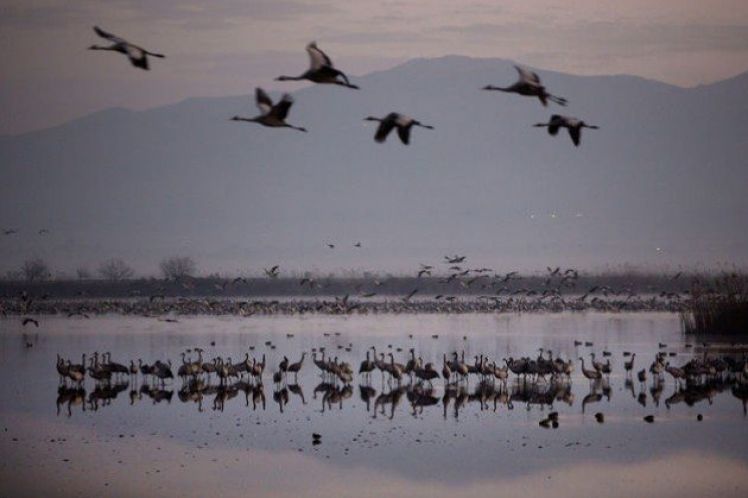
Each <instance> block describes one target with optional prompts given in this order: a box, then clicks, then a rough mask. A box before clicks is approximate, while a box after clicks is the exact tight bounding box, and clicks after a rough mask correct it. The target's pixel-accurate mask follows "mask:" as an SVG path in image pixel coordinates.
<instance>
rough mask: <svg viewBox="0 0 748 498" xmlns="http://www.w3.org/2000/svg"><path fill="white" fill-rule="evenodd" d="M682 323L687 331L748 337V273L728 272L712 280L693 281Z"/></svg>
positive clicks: (687, 332) (682, 314)
mask: <svg viewBox="0 0 748 498" xmlns="http://www.w3.org/2000/svg"><path fill="white" fill-rule="evenodd" d="M681 322H682V324H683V330H684V332H685V333H686V334H695V335H699V334H720V335H742V336H748V276H746V275H745V274H738V273H727V274H723V275H720V276H718V277H716V278H714V279H713V280H712V281H711V282H710V281H708V280H707V281H704V280H698V279H697V280H694V281H693V283H692V285H691V298H690V300H689V301H688V304H687V310H686V311H683V312H682V313H681Z"/></svg>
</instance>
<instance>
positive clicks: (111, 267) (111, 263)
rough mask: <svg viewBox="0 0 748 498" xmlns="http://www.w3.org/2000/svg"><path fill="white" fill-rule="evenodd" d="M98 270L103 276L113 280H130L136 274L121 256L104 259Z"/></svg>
mask: <svg viewBox="0 0 748 498" xmlns="http://www.w3.org/2000/svg"><path fill="white" fill-rule="evenodd" d="M98 272H99V275H101V277H102V278H104V279H105V280H109V281H112V282H117V281H120V280H128V279H131V278H132V277H133V275H135V271H134V270H133V269H132V268H130V266H128V264H127V263H125V262H124V261H122V260H121V259H119V258H112V259H109V260H107V261H104V262H103V263H101V265H100V266H99V270H98Z"/></svg>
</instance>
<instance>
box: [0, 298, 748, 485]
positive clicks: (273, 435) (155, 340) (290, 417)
mask: <svg viewBox="0 0 748 498" xmlns="http://www.w3.org/2000/svg"><path fill="white" fill-rule="evenodd" d="M0 332H2V333H1V334H0V358H1V360H2V366H3V382H2V383H1V384H0V397H1V399H2V405H0V429H1V430H2V432H1V433H0V446H1V447H2V454H3V455H4V458H3V460H2V462H0V496H42V495H48V496H52V495H59V496H134V495H139V496H144V495H176V494H180V495H186V496H207V495H209V494H212V495H218V496H234V495H240V494H241V495H249V496H327V497H329V496H486V495H487V494H492V495H495V494H497V493H500V494H501V495H506V496H526V495H528V493H532V494H533V495H535V496H537V495H541V494H542V495H545V496H572V495H573V496H600V495H612V496H659V497H662V496H679V497H683V496H710V495H711V496H715V495H717V494H719V495H720V496H748V418H747V417H746V402H745V392H746V390H745V388H742V390H741V389H734V388H733V385H732V384H725V385H715V386H712V387H711V388H710V389H705V390H703V391H699V392H696V393H689V396H685V395H684V393H682V392H678V390H677V387H676V385H675V383H674V382H673V380H672V378H670V376H666V378H665V381H664V382H663V383H662V384H660V385H653V384H652V382H651V380H650V381H648V382H647V384H646V385H645V386H642V385H640V384H639V382H638V381H637V380H635V379H634V381H633V382H631V383H627V382H626V380H627V378H626V375H625V372H624V369H623V362H624V357H623V355H622V353H623V351H630V352H635V353H636V354H637V370H638V369H640V368H644V367H648V366H649V364H650V363H651V362H652V360H653V359H654V355H655V353H656V352H657V351H658V350H659V349H658V344H659V343H665V344H667V347H666V348H664V349H663V350H664V351H667V352H668V353H670V352H672V353H675V356H670V357H668V359H669V361H670V362H671V363H672V364H674V365H681V364H683V363H685V362H686V361H688V360H689V359H690V358H692V357H693V355H701V354H702V353H703V349H702V348H701V347H700V346H698V345H696V346H695V347H693V348H687V347H686V340H685V338H684V337H683V336H682V335H681V333H680V329H679V322H678V317H677V316H675V315H672V314H658V313H651V314H644V313H641V314H604V313H600V314H597V313H591V314H572V313H562V314H535V315H501V316H495V315H454V316H449V315H424V316H419V315H407V316H404V315H401V316H392V315H387V316H350V317H252V318H237V317H226V318H213V317H211V318H208V317H194V318H180V319H179V323H167V322H162V321H158V320H156V319H149V318H129V317H128V318H122V317H116V316H111V317H98V318H91V319H90V320H86V319H82V318H70V319H68V318H49V317H42V318H40V327H39V328H38V329H35V328H32V327H29V326H27V327H26V328H23V327H22V326H21V325H20V320H19V319H18V318H14V319H11V318H6V319H2V320H0ZM410 334H412V336H413V337H412V339H411V338H409V335H410ZM289 335H292V337H290V336H289ZM433 335H438V338H433V337H432V336H433ZM463 336H466V337H467V339H464V338H463ZM574 340H581V341H592V342H594V345H593V346H592V347H583V346H582V347H577V346H574ZM268 341H270V342H271V343H272V344H273V345H274V346H275V349H272V348H271V347H270V346H267V345H266V342H268ZM27 342H28V343H31V344H32V347H27V344H26V343H27ZM211 343H214V344H215V345H214V346H212V345H211ZM196 346H197V347H202V348H203V349H204V350H205V357H206V358H212V357H213V356H215V355H221V356H224V357H226V356H231V357H232V359H233V360H234V361H237V360H239V359H241V358H243V357H244V353H245V352H247V351H248V349H249V347H250V346H254V348H255V349H254V351H252V352H251V354H253V355H257V356H261V355H262V353H265V354H266V356H267V362H268V368H267V371H266V373H265V380H264V384H263V386H262V387H261V388H259V387H256V386H255V387H254V388H246V389H245V390H244V391H243V390H241V389H240V390H236V391H233V392H232V393H231V394H232V396H224V397H221V396H218V395H216V394H215V393H212V394H207V395H204V396H202V399H197V398H199V397H196V396H192V397H190V396H187V395H185V393H184V392H183V393H182V394H183V395H182V396H180V392H179V391H180V388H182V387H183V384H182V382H181V381H180V380H179V379H176V380H174V381H171V382H168V383H167V384H166V385H165V386H164V387H163V388H161V387H159V388H145V389H141V382H142V379H138V378H133V379H130V380H127V379H125V381H124V382H123V385H122V387H121V392H119V393H118V394H117V396H116V397H114V399H109V400H106V399H97V398H98V397H99V396H98V395H99V394H101V392H100V391H99V392H97V391H96V390H95V389H94V384H93V382H92V381H91V380H90V379H87V381H86V384H85V389H86V394H85V399H84V400H83V401H82V402H81V400H80V399H78V400H76V399H74V398H73V401H72V402H69V401H70V399H69V398H66V397H64V396H60V395H59V393H58V386H59V379H58V376H57V372H56V370H55V355H56V354H57V353H59V354H61V355H62V356H63V357H65V358H71V359H72V360H73V361H74V362H75V363H77V362H79V361H80V356H81V354H82V353H87V354H91V353H92V352H93V351H100V352H103V351H110V352H111V353H112V357H113V360H115V361H118V362H120V363H125V364H129V361H130V360H131V359H138V358H142V359H143V360H144V361H145V362H148V363H151V362H152V361H155V360H157V359H160V360H162V361H165V360H166V359H171V361H172V362H173V363H174V365H175V367H174V370H175V371H176V367H177V365H178V364H179V361H180V360H179V358H180V356H179V353H180V352H182V351H184V350H185V349H187V348H193V347H196ZM370 346H376V347H377V350H378V351H384V352H393V353H394V354H395V356H396V360H397V361H399V362H401V363H405V361H406V360H407V356H406V352H407V350H408V348H411V347H413V348H415V350H416V354H418V355H420V356H421V357H423V359H424V361H431V362H434V364H435V365H436V366H437V369H438V370H441V358H442V353H444V352H446V353H450V352H452V351H455V350H457V351H462V350H465V353H466V357H467V358H472V357H473V355H475V354H481V353H483V354H486V355H488V356H489V357H491V358H492V359H494V358H498V359H501V358H503V357H508V356H513V357H520V356H524V355H528V356H533V357H535V356H537V354H538V348H541V347H542V348H544V349H546V350H547V349H550V350H552V351H553V352H554V354H559V355H561V356H562V357H563V358H578V357H579V356H584V357H585V358H589V353H590V352H596V353H597V354H598V356H600V357H601V356H602V351H603V350H607V351H610V352H611V353H612V356H611V357H610V358H611V362H612V364H613V374H612V375H611V376H610V380H609V382H608V383H604V384H602V385H590V383H589V381H587V380H586V379H585V378H584V377H583V376H582V374H581V371H580V368H579V363H578V362H577V366H576V370H575V372H574V374H573V376H572V379H571V383H570V385H568V386H556V385H550V383H547V384H545V385H540V386H535V387H533V386H530V385H526V384H522V383H520V382H518V381H517V380H516V379H514V376H511V377H510V381H509V383H508V386H507V387H506V388H505V389H502V388H500V385H499V384H497V385H496V386H495V389H489V390H486V389H483V390H481V389H479V385H478V384H479V383H478V380H477V379H471V380H470V384H469V386H467V387H466V392H465V395H464V396H463V398H462V399H461V400H460V402H457V401H456V400H455V399H454V398H452V399H447V403H446V405H445V403H444V401H445V400H444V399H443V396H444V386H443V383H442V381H441V380H437V381H435V382H434V383H433V385H434V389H433V393H432V395H433V399H432V398H428V402H426V401H424V398H421V403H420V405H427V406H419V403H414V402H415V401H416V397H415V396H413V395H412V393H411V395H408V393H407V391H406V390H403V393H402V395H401V396H400V398H399V400H398V399H395V398H396V397H393V396H392V390H391V388H390V387H388V385H387V383H386V382H384V383H383V382H382V378H381V375H380V374H379V373H378V372H375V373H374V374H373V375H372V377H371V381H370V383H369V385H365V384H363V385H359V384H360V382H359V381H356V382H354V383H353V384H352V385H351V387H350V388H349V389H344V388H342V386H341V387H340V388H339V389H337V390H334V389H333V390H331V389H329V388H327V387H326V386H324V385H320V384H321V379H320V376H319V372H318V370H317V368H316V367H315V366H314V364H313V363H312V362H311V361H310V358H309V355H308V354H307V360H306V362H305V364H304V367H303V369H302V371H301V373H300V374H299V376H298V381H297V382H295V383H294V382H293V378H292V377H290V378H289V384H290V385H287V386H281V387H276V386H275V385H274V384H273V381H272V379H271V375H272V374H271V372H272V371H274V370H276V368H277V364H278V362H279V361H280V360H281V359H282V357H283V355H286V356H288V357H289V359H290V360H291V361H292V362H293V361H297V360H298V359H299V357H300V355H301V352H302V351H306V352H307V353H309V352H310V351H311V349H312V348H320V347H325V348H326V350H327V352H328V353H329V354H331V355H337V356H339V357H340V359H341V360H345V361H348V362H350V363H351V364H352V365H353V366H354V368H355V369H356V370H358V365H359V363H360V361H361V360H362V359H363V358H364V356H365V352H366V350H367V348H369V347H370ZM390 346H391V347H390ZM346 347H348V348H350V352H347V351H346V350H345V348H346ZM341 348H342V349H341ZM397 348H401V349H402V352H397ZM124 383H127V385H124ZM740 396H742V399H741V397H740ZM393 399H394V400H395V401H396V403H393V402H392V401H393ZM432 403H433V404H432ZM554 410H555V411H558V412H559V414H560V415H559V428H558V429H544V428H542V427H540V426H539V425H538V422H539V421H540V420H542V419H543V418H545V416H546V415H547V413H548V412H550V411H554ZM597 412H601V413H603V414H604V416H605V422H604V423H603V424H600V423H598V422H597V421H596V420H595V416H594V415H595V413H597ZM698 414H702V415H703V421H701V422H699V421H697V415H698ZM645 415H654V416H655V422H654V423H653V424H647V423H645V422H643V420H642V418H643V417H644V416H645ZM312 433H319V434H321V435H322V439H321V444H318V445H314V444H313V441H312Z"/></svg>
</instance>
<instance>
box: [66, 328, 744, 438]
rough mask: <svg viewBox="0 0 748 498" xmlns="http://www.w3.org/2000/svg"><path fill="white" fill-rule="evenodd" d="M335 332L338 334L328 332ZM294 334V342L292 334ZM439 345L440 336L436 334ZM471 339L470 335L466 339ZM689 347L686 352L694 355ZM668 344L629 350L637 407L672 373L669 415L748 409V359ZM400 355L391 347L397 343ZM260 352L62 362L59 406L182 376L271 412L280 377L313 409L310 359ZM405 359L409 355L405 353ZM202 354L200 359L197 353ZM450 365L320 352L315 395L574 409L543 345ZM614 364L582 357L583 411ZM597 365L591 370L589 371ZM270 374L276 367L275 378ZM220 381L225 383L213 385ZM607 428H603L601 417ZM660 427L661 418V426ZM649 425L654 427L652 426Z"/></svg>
mask: <svg viewBox="0 0 748 498" xmlns="http://www.w3.org/2000/svg"><path fill="white" fill-rule="evenodd" d="M325 335H329V334H325ZM289 337H293V335H290V334H289ZM435 338H438V337H435ZM463 339H464V340H467V337H464V338H463ZM265 345H266V346H267V347H268V348H269V349H270V351H273V350H275V349H276V345H275V344H273V343H272V341H267V342H266V343H265ZM574 346H575V350H578V349H579V348H580V347H588V348H591V347H593V346H594V344H593V343H591V342H582V341H575V343H574ZM352 347H353V345H352V344H348V345H342V344H339V345H338V346H337V349H339V350H342V351H341V353H342V352H343V351H345V352H350V351H351V350H352ZM691 347H692V346H691V345H690V344H689V345H687V348H689V349H690V348H691ZM665 348H667V345H666V344H659V349H660V351H658V352H657V353H656V354H655V357H654V360H653V361H652V362H651V364H650V365H649V367H648V368H643V369H640V370H639V369H637V368H636V364H635V362H636V353H630V352H626V351H625V352H623V356H624V363H623V368H624V370H625V383H626V388H627V389H629V390H630V391H631V393H632V396H633V397H634V398H635V399H637V401H638V402H639V403H640V404H641V405H642V406H645V407H646V401H647V395H646V389H647V381H648V377H651V381H652V383H651V387H649V392H650V394H651V397H652V399H653V401H654V402H655V404H657V405H659V400H660V395H661V393H662V391H663V388H664V382H663V376H664V375H665V374H668V375H669V376H670V377H672V379H673V381H674V383H675V391H674V393H673V394H672V395H671V396H670V397H668V398H667V399H666V400H665V404H666V406H667V407H668V408H670V406H671V405H673V404H676V403H680V402H685V403H687V404H688V405H689V406H693V405H694V404H695V403H697V402H700V401H703V400H707V401H708V402H709V403H710V404H711V402H712V399H713V398H714V396H715V395H716V394H718V393H719V392H722V391H723V390H726V389H731V391H732V393H733V395H735V396H736V397H738V398H740V399H741V400H742V401H743V403H744V411H745V408H746V402H747V401H748V357H746V355H745V354H744V355H743V357H742V358H736V357H735V356H731V355H710V354H708V353H707V349H706V348H705V349H704V353H703V355H702V356H701V357H697V356H693V357H692V358H691V359H690V360H689V361H687V362H686V363H684V364H683V365H681V366H680V367H676V366H673V365H671V364H670V362H669V361H668V356H675V353H674V352H670V353H666V352H664V351H663V350H664V349H665ZM388 349H392V345H388ZM254 351H255V347H254V346H251V347H250V349H249V351H247V352H245V353H244V358H243V359H241V360H239V361H236V362H234V361H232V359H231V358H230V357H227V358H224V357H221V356H216V357H214V358H212V359H210V360H207V359H205V358H204V356H203V353H204V350H203V349H201V348H198V347H195V348H193V349H190V350H187V351H185V352H183V353H181V362H179V364H178V365H174V366H173V365H172V363H171V361H170V360H167V361H166V362H163V361H160V360H157V361H155V362H153V363H152V364H147V363H145V362H143V360H142V359H139V360H137V362H136V361H135V360H130V362H129V365H127V364H124V363H118V362H115V361H113V360H112V358H111V354H110V353H103V354H99V353H98V352H94V353H93V355H91V356H90V357H88V359H87V357H86V355H85V354H83V355H82V358H81V362H80V363H77V364H76V363H73V362H72V361H71V360H69V359H68V360H65V359H63V358H62V357H60V356H59V355H58V356H57V362H56V369H57V373H58V375H59V389H58V399H57V407H58V414H59V410H60V407H61V406H62V405H64V404H67V405H68V415H69V414H70V407H71V406H72V405H84V406H85V402H87V403H88V407H89V409H94V410H96V409H98V407H99V403H102V404H104V405H107V404H108V403H110V402H111V401H112V400H113V399H115V398H116V397H117V396H118V395H119V393H121V392H123V391H126V390H127V389H128V387H129V385H130V382H132V384H133V386H134V385H135V383H136V381H137V379H138V377H140V379H141V386H140V389H139V390H138V389H135V388H133V389H131V390H130V402H131V404H134V403H135V402H136V401H137V400H140V399H141V398H142V396H143V395H147V396H148V397H149V398H151V399H152V400H153V403H154V404H155V403H159V402H161V401H164V400H166V401H168V402H170V401H171V398H172V396H173V394H174V390H173V389H167V383H168V384H171V382H172V380H173V379H175V377H177V378H180V379H181V388H179V389H178V391H177V393H178V397H179V399H180V400H181V401H183V402H188V401H191V402H195V403H197V404H198V407H199V410H200V411H202V401H203V398H204V397H205V396H211V395H212V396H214V399H213V409H214V410H221V411H222V410H223V408H224V405H225V402H226V401H228V400H229V399H232V398H234V397H235V396H236V395H237V394H239V393H240V392H243V393H244V394H245V403H246V405H247V406H249V402H250V398H251V400H252V405H253V409H257V407H258V406H262V408H263V409H264V408H265V400H266V398H265V392H264V383H263V381H264V379H265V377H266V376H268V375H269V376H270V378H272V382H273V385H274V390H273V399H274V401H276V402H277V403H278V404H279V406H280V410H281V412H282V411H283V409H284V407H285V405H287V404H288V402H289V393H292V394H295V395H297V396H298V397H299V398H300V399H301V401H302V403H303V404H304V405H306V404H307V401H306V399H305V397H304V391H303V389H302V387H301V386H300V385H299V378H298V376H299V374H300V373H301V371H302V369H303V368H304V366H305V365H306V364H307V363H305V360H306V357H307V353H306V352H302V353H301V355H300V357H299V359H298V360H297V361H295V362H292V361H291V360H289V358H288V357H286V356H285V355H284V356H282V359H281V360H280V361H279V362H278V363H277V366H276V367H275V368H274V369H273V368H272V367H269V366H268V360H267V356H266V353H263V354H262V355H261V356H259V357H251V358H250V353H252V354H254ZM396 352H397V353H398V354H402V353H403V350H402V348H396ZM192 353H195V354H196V357H194V358H192V357H191V356H190V355H191V354H192ZM441 356H442V357H441V362H440V364H439V363H436V364H435V363H433V362H424V360H423V358H422V357H421V356H420V355H416V351H415V349H414V348H410V349H409V350H408V351H407V355H406V357H405V358H403V359H402V362H401V361H398V360H400V358H397V359H396V357H395V353H393V352H388V353H384V352H379V353H377V349H376V347H375V346H371V347H369V348H368V349H367V350H366V354H365V358H364V359H363V360H362V361H361V362H360V364H359V365H358V368H355V365H353V364H351V363H349V362H348V361H345V360H343V359H341V358H340V357H339V356H337V355H334V356H332V357H331V356H328V351H327V349H326V348H325V347H324V346H322V347H316V348H313V349H312V351H311V364H312V365H313V366H314V367H315V368H316V370H317V372H318V374H319V379H320V383H319V384H318V385H317V387H316V388H315V389H314V399H317V395H318V394H321V395H322V411H325V410H326V409H328V410H329V409H332V407H333V406H338V407H340V408H342V403H343V401H344V400H346V399H348V398H350V397H352V395H353V387H352V384H353V383H354V381H355V380H356V379H358V382H359V386H358V388H359V394H360V396H361V399H362V401H364V402H365V403H366V409H367V411H369V409H370V401H371V400H374V414H375V415H374V416H376V413H377V411H378V410H379V411H380V412H381V413H382V414H384V408H385V406H389V407H390V417H393V416H394V412H395V408H396V407H397V406H398V404H399V402H400V399H401V398H402V397H403V396H405V397H406V398H407V399H408V401H409V402H410V404H411V407H412V409H413V415H417V414H419V413H421V412H422V411H423V408H424V407H427V406H434V405H438V404H439V402H440V401H441V403H442V406H443V410H444V416H445V417H446V416H447V409H448V406H449V404H450V403H451V402H452V401H454V415H455V417H458V416H459V410H460V409H461V408H462V407H463V406H465V404H466V403H470V402H472V401H477V402H479V403H480V408H481V410H484V409H487V408H488V406H489V404H490V403H493V405H494V411H495V410H496V407H497V405H498V404H503V405H506V406H507V407H508V408H510V409H511V408H513V405H514V404H515V403H525V404H526V406H527V408H528V409H530V407H531V405H541V406H546V405H547V406H550V407H552V406H553V403H554V402H555V401H562V402H565V403H567V404H568V405H569V406H571V405H573V403H574V395H573V393H572V391H571V381H572V374H573V372H574V370H575V364H576V362H575V361H574V359H572V358H569V359H563V358H561V357H559V356H558V355H556V356H554V355H553V353H552V352H551V351H544V350H543V349H542V348H541V349H540V350H539V353H538V354H537V356H535V357H530V356H524V357H521V358H512V357H508V358H502V359H501V360H500V361H499V362H498V363H497V361H496V360H495V359H494V360H491V359H490V358H489V357H488V356H487V355H484V354H478V355H474V356H473V361H467V360H466V359H465V351H464V350H463V351H461V352H460V353H458V352H457V351H452V352H451V353H450V354H447V353H446V352H445V353H442V355H441ZM602 356H603V357H604V358H606V360H605V361H600V360H599V359H598V358H597V357H596V355H595V353H594V352H592V353H589V358H588V360H589V363H587V362H586V361H585V358H584V356H580V357H579V358H578V362H579V366H580V371H581V374H582V375H583V376H584V377H585V378H586V379H588V380H589V382H590V385H589V387H590V391H589V394H587V395H586V396H585V397H584V399H583V400H582V403H581V405H582V413H584V411H585V407H586V406H587V405H588V404H590V403H595V402H598V401H600V400H602V399H603V397H607V398H608V399H610V397H611V388H610V375H611V373H612V372H613V366H612V364H611V361H610V357H611V356H612V353H610V352H608V351H603V352H602ZM588 367H589V368H588ZM269 370H272V371H271V372H269ZM372 376H375V377H376V376H381V391H380V394H378V395H377V390H376V389H375V388H374V387H372ZM634 377H635V378H636V380H638V382H639V384H640V392H639V395H638V396H637V395H636V393H635V390H634ZM86 378H90V379H91V380H93V381H94V384H95V387H94V390H93V391H92V392H91V393H90V394H89V396H88V398H86V391H85V388H84V383H85V379H86ZM214 379H215V380H217V382H215V381H214ZM438 379H439V380H441V383H442V387H443V396H442V398H439V397H437V395H436V390H435V388H434V382H435V381H437V380H438ZM471 379H474V382H475V384H474V389H473V391H472V393H471V391H470V382H471ZM596 418H597V419H598V422H603V420H604V417H603V416H602V414H600V416H599V417H598V415H597V414H596ZM652 420H653V419H652ZM652 420H648V421H650V422H651V421H652ZM557 424H558V420H553V419H550V418H548V419H544V420H543V421H541V424H540V425H541V426H543V427H546V426H549V427H550V426H553V427H557Z"/></svg>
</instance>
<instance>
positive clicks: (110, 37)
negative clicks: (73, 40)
mask: <svg viewBox="0 0 748 498" xmlns="http://www.w3.org/2000/svg"><path fill="white" fill-rule="evenodd" d="M93 30H94V31H95V32H96V34H97V35H99V36H100V37H102V38H104V39H106V40H109V41H111V42H114V43H125V44H127V43H128V42H127V40H125V39H124V38H120V37H119V36H117V35H113V34H112V33H107V32H106V31H104V30H103V29H101V28H100V27H98V26H94V28H93Z"/></svg>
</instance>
